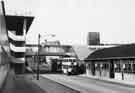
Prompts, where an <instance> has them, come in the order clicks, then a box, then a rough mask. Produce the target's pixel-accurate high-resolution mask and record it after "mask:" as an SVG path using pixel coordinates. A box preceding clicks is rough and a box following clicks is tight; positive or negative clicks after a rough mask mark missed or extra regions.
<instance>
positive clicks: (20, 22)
mask: <svg viewBox="0 0 135 93" xmlns="http://www.w3.org/2000/svg"><path fill="white" fill-rule="evenodd" d="M33 19H34V17H32V16H19V15H10V14H8V13H7V15H6V23H7V31H8V38H9V45H10V52H11V56H12V57H14V58H15V59H16V61H13V62H12V66H13V67H14V69H15V72H16V73H23V72H24V69H25V51H26V50H25V40H26V39H25V38H26V34H27V31H28V29H29V27H30V25H31V24H32V21H33Z"/></svg>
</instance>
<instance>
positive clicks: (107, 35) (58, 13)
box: [6, 0, 135, 45]
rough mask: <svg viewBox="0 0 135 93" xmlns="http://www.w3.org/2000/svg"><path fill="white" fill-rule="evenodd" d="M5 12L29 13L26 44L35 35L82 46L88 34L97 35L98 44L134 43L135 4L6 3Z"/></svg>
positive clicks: (88, 0) (124, 0)
mask: <svg viewBox="0 0 135 93" xmlns="http://www.w3.org/2000/svg"><path fill="white" fill-rule="evenodd" d="M6 4H7V5H6V7H7V9H13V10H14V9H16V10H24V11H25V10H27V11H29V10H30V11H31V12H32V14H33V15H34V16H35V20H34V22H33V24H32V25H31V28H30V30H29V32H28V36H27V41H28V42H32V43H36V42H37V33H42V34H43V33H44V34H46V33H48V34H56V37H55V38H50V37H49V38H48V37H47V39H53V40H60V41H61V42H62V43H64V44H83V45H86V38H87V33H88V32H100V37H101V42H102V43H134V42H135V0H6Z"/></svg>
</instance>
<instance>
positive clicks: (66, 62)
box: [62, 57, 78, 75]
mask: <svg viewBox="0 0 135 93" xmlns="http://www.w3.org/2000/svg"><path fill="white" fill-rule="evenodd" d="M77 69H78V63H77V59H76V58H74V57H68V58H62V72H63V73H64V74H67V75H73V74H78V70H77Z"/></svg>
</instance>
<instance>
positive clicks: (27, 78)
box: [0, 72, 79, 93]
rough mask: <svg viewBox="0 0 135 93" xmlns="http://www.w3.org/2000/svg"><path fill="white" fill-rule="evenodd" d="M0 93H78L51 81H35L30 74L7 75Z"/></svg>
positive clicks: (42, 79) (43, 79)
mask: <svg viewBox="0 0 135 93" xmlns="http://www.w3.org/2000/svg"><path fill="white" fill-rule="evenodd" d="M0 93H79V92H78V91H76V90H73V89H72V88H69V87H66V86H64V85H61V84H59V83H56V82H54V81H52V80H49V79H45V78H41V77H40V79H39V80H36V78H33V75H31V74H25V75H14V74H13V73H12V72H11V73H9V75H8V77H7V79H6V82H5V84H4V86H3V88H2V90H1V91H0Z"/></svg>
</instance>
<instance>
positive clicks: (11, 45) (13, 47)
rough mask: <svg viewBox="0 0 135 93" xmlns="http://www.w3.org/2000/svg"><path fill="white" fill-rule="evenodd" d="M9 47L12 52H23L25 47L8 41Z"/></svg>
mask: <svg viewBox="0 0 135 93" xmlns="http://www.w3.org/2000/svg"><path fill="white" fill-rule="evenodd" d="M10 49H11V50H12V51H14V52H25V47H16V46H15V45H13V44H11V43H10Z"/></svg>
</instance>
